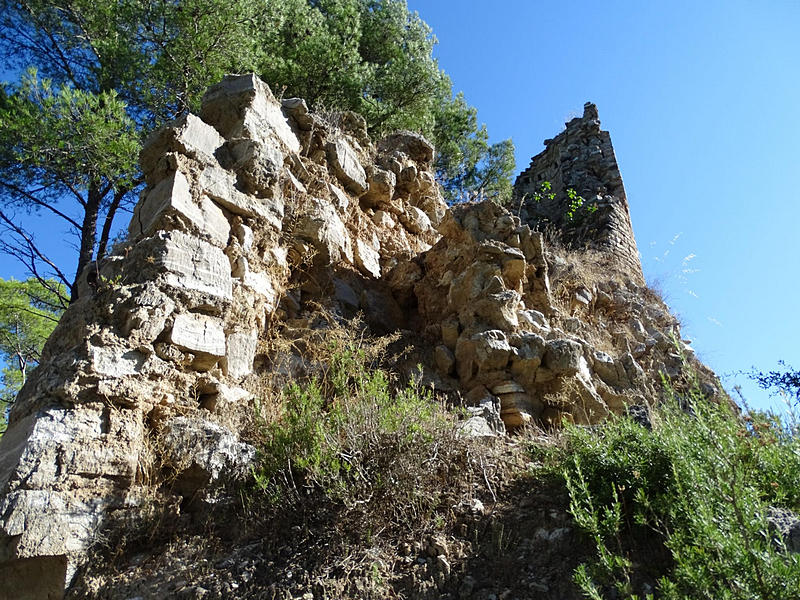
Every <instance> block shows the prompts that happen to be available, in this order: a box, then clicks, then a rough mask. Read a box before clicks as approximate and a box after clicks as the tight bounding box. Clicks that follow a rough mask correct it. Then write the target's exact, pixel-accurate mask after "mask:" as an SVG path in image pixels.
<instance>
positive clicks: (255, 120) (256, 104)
mask: <svg viewBox="0 0 800 600" xmlns="http://www.w3.org/2000/svg"><path fill="white" fill-rule="evenodd" d="M201 116H202V117H203V120H204V121H206V122H207V123H211V124H213V125H214V126H215V127H216V128H217V130H218V131H219V132H220V133H221V134H222V135H223V136H225V137H226V138H228V139H233V138H250V139H253V140H259V141H264V142H268V141H269V140H274V141H275V142H277V143H280V144H282V145H283V146H284V147H285V148H286V149H287V150H288V151H290V152H295V153H297V152H300V142H299V141H298V139H297V136H296V135H295V134H294V132H293V131H292V128H291V127H290V125H289V123H288V121H287V119H286V117H285V116H284V114H283V111H282V110H281V105H280V104H279V103H278V101H277V100H276V99H275V97H274V96H273V95H272V91H271V90H270V89H269V86H268V85H267V84H266V83H264V82H263V81H261V80H260V79H259V78H258V77H256V76H255V75H253V74H252V73H251V74H247V75H226V76H225V78H224V79H223V80H222V81H221V82H220V83H218V84H217V85H214V86H211V87H210V88H209V89H208V91H207V92H206V93H205V95H204V96H203V104H202V109H201Z"/></svg>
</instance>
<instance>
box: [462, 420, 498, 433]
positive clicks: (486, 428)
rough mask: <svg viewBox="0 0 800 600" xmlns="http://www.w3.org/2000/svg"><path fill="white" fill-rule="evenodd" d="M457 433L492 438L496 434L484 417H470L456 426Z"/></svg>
mask: <svg viewBox="0 0 800 600" xmlns="http://www.w3.org/2000/svg"><path fill="white" fill-rule="evenodd" d="M458 435H459V436H461V437H467V438H493V437H497V434H496V433H495V432H494V430H493V429H492V427H491V425H489V422H488V421H487V420H486V419H485V418H484V417H479V416H474V417H470V418H469V419H467V420H466V421H464V422H463V423H461V424H460V425H459V426H458Z"/></svg>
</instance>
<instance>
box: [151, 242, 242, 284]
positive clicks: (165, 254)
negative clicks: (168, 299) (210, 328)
mask: <svg viewBox="0 0 800 600" xmlns="http://www.w3.org/2000/svg"><path fill="white" fill-rule="evenodd" d="M156 237H157V238H158V241H159V242H160V243H159V244H158V245H159V246H160V248H159V250H160V253H159V255H158V256H156V257H154V262H155V264H156V265H157V266H159V267H161V268H163V269H164V270H166V283H167V285H170V286H172V287H174V288H178V289H181V290H184V289H185V290H194V291H198V292H203V293H207V294H211V295H212V296H216V297H219V298H223V299H227V300H230V299H231V297H232V287H231V266H230V261H228V257H227V256H225V254H224V253H223V252H222V250H220V249H219V248H217V247H215V246H212V245H211V244H208V243H206V242H204V241H202V240H199V239H198V238H196V237H194V236H190V235H186V234H185V233H181V232H180V231H170V232H167V233H164V232H159V233H158V234H157V236H156Z"/></svg>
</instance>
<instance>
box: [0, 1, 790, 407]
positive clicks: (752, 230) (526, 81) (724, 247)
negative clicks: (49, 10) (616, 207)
mask: <svg viewBox="0 0 800 600" xmlns="http://www.w3.org/2000/svg"><path fill="white" fill-rule="evenodd" d="M409 7H410V8H411V9H412V10H416V11H418V12H419V14H420V16H421V17H422V18H423V19H424V20H425V21H426V22H427V23H428V24H429V25H431V27H432V28H433V31H434V34H435V35H436V37H437V38H438V39H439V45H438V47H437V49H436V56H437V57H438V59H439V62H440V66H441V67H442V68H444V69H445V71H447V73H448V74H449V75H450V76H451V78H452V79H453V82H454V86H455V89H456V90H457V91H458V90H462V91H464V93H465V95H466V98H467V100H468V101H469V102H470V103H471V104H473V105H474V106H476V107H477V108H478V111H479V118H480V120H481V121H483V122H485V123H486V124H487V126H488V128H489V132H490V134H491V136H492V138H493V140H495V141H499V140H501V139H505V138H508V137H511V138H513V140H514V143H515V145H516V150H517V167H518V170H521V169H523V168H525V167H526V166H527V164H528V161H529V159H530V157H531V156H533V155H534V154H536V153H538V152H539V151H540V150H541V149H542V147H543V146H542V140H544V139H545V138H549V137H552V136H553V135H554V134H556V133H557V132H558V131H559V130H560V129H561V128H562V127H563V123H564V122H565V121H566V120H568V119H570V118H571V117H573V116H576V115H579V114H581V112H582V108H583V103H584V102H586V101H587V100H591V101H592V102H595V103H596V104H597V105H598V108H599V111H600V118H601V120H602V123H603V127H604V128H606V129H608V130H609V131H611V136H612V140H613V143H614V147H615V149H616V153H617V159H618V161H619V164H620V168H621V170H622V176H623V178H624V180H625V187H626V189H627V193H628V199H629V201H630V206H631V214H632V218H633V227H634V232H635V234H636V238H637V241H638V243H639V249H640V252H641V254H642V264H643V266H644V270H645V275H646V277H647V279H648V281H649V282H651V283H652V284H655V285H657V286H658V287H660V288H661V289H662V290H663V292H664V295H665V296H666V299H667V301H668V303H669V304H670V306H671V307H672V309H673V311H674V312H676V313H677V314H678V315H679V316H680V317H681V320H682V322H683V324H684V336H685V337H686V336H688V337H690V338H692V339H693V340H694V343H693V345H694V347H695V349H696V351H697V352H698V354H699V356H700V358H701V359H702V360H704V361H705V362H706V363H707V364H709V365H710V366H711V367H712V368H713V369H715V370H716V371H717V373H718V374H720V375H723V376H724V375H725V374H727V373H731V372H734V371H737V370H748V369H749V368H750V367H751V366H756V367H758V368H759V369H771V368H776V367H777V361H778V360H779V359H784V360H785V361H787V362H788V363H790V364H793V365H794V366H795V367H797V368H800V347H798V343H797V338H798V335H800V283H798V281H799V280H800V268H799V267H798V263H799V262H800V232H798V211H800V198H799V197H798V195H799V194H800V192H798V182H797V179H798V177H800V118H798V115H797V109H798V108H800V103H799V102H798V99H799V98H800V33H798V32H799V31H800V2H768V1H760V2H737V1H726V2H720V1H703V2H697V1H695V2H674V1H673V2H663V3H656V2H633V1H630V2H615V1H610V0H609V1H605V2H577V1H575V2H566V1H552V2H546V3H545V2H533V1H523V0H514V1H503V2H498V1H496V0H495V1H489V0H459V1H456V0H428V1H422V0H410V1H409ZM4 75H5V74H4ZM37 241H39V242H40V243H42V244H43V246H45V247H46V248H48V249H50V250H51V251H53V250H55V251H57V249H58V248H60V247H63V244H64V243H65V241H64V238H63V236H62V232H61V231H59V230H57V228H51V230H47V231H41V229H40V230H39V233H38V237H37ZM54 254H57V252H54ZM10 275H14V276H16V277H21V276H22V275H23V273H22V272H21V270H20V269H19V267H18V265H17V264H15V263H13V261H10V260H9V258H8V257H6V256H0V276H4V277H8V276H10ZM724 381H725V383H726V385H727V387H728V388H729V389H730V387H732V386H733V385H734V384H735V383H740V384H742V386H743V387H744V389H745V395H746V396H747V398H748V399H749V400H750V401H751V403H752V404H753V405H755V406H757V407H766V406H767V405H768V404H769V403H771V402H773V401H772V400H771V399H769V398H768V397H767V395H766V393H764V392H762V391H761V390H758V389H757V388H756V387H755V386H754V385H753V384H752V383H750V382H749V381H748V380H747V379H746V378H742V377H739V378H725V379H724Z"/></svg>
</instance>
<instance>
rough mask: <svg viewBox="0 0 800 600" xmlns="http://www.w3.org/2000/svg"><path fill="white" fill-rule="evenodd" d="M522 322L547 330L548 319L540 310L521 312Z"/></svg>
mask: <svg viewBox="0 0 800 600" xmlns="http://www.w3.org/2000/svg"><path fill="white" fill-rule="evenodd" d="M519 319H520V322H521V323H523V324H525V325H533V326H535V327H537V328H547V327H548V325H547V318H546V317H545V316H544V314H542V313H541V312H539V311H538V310H533V309H527V310H521V311H519Z"/></svg>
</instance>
